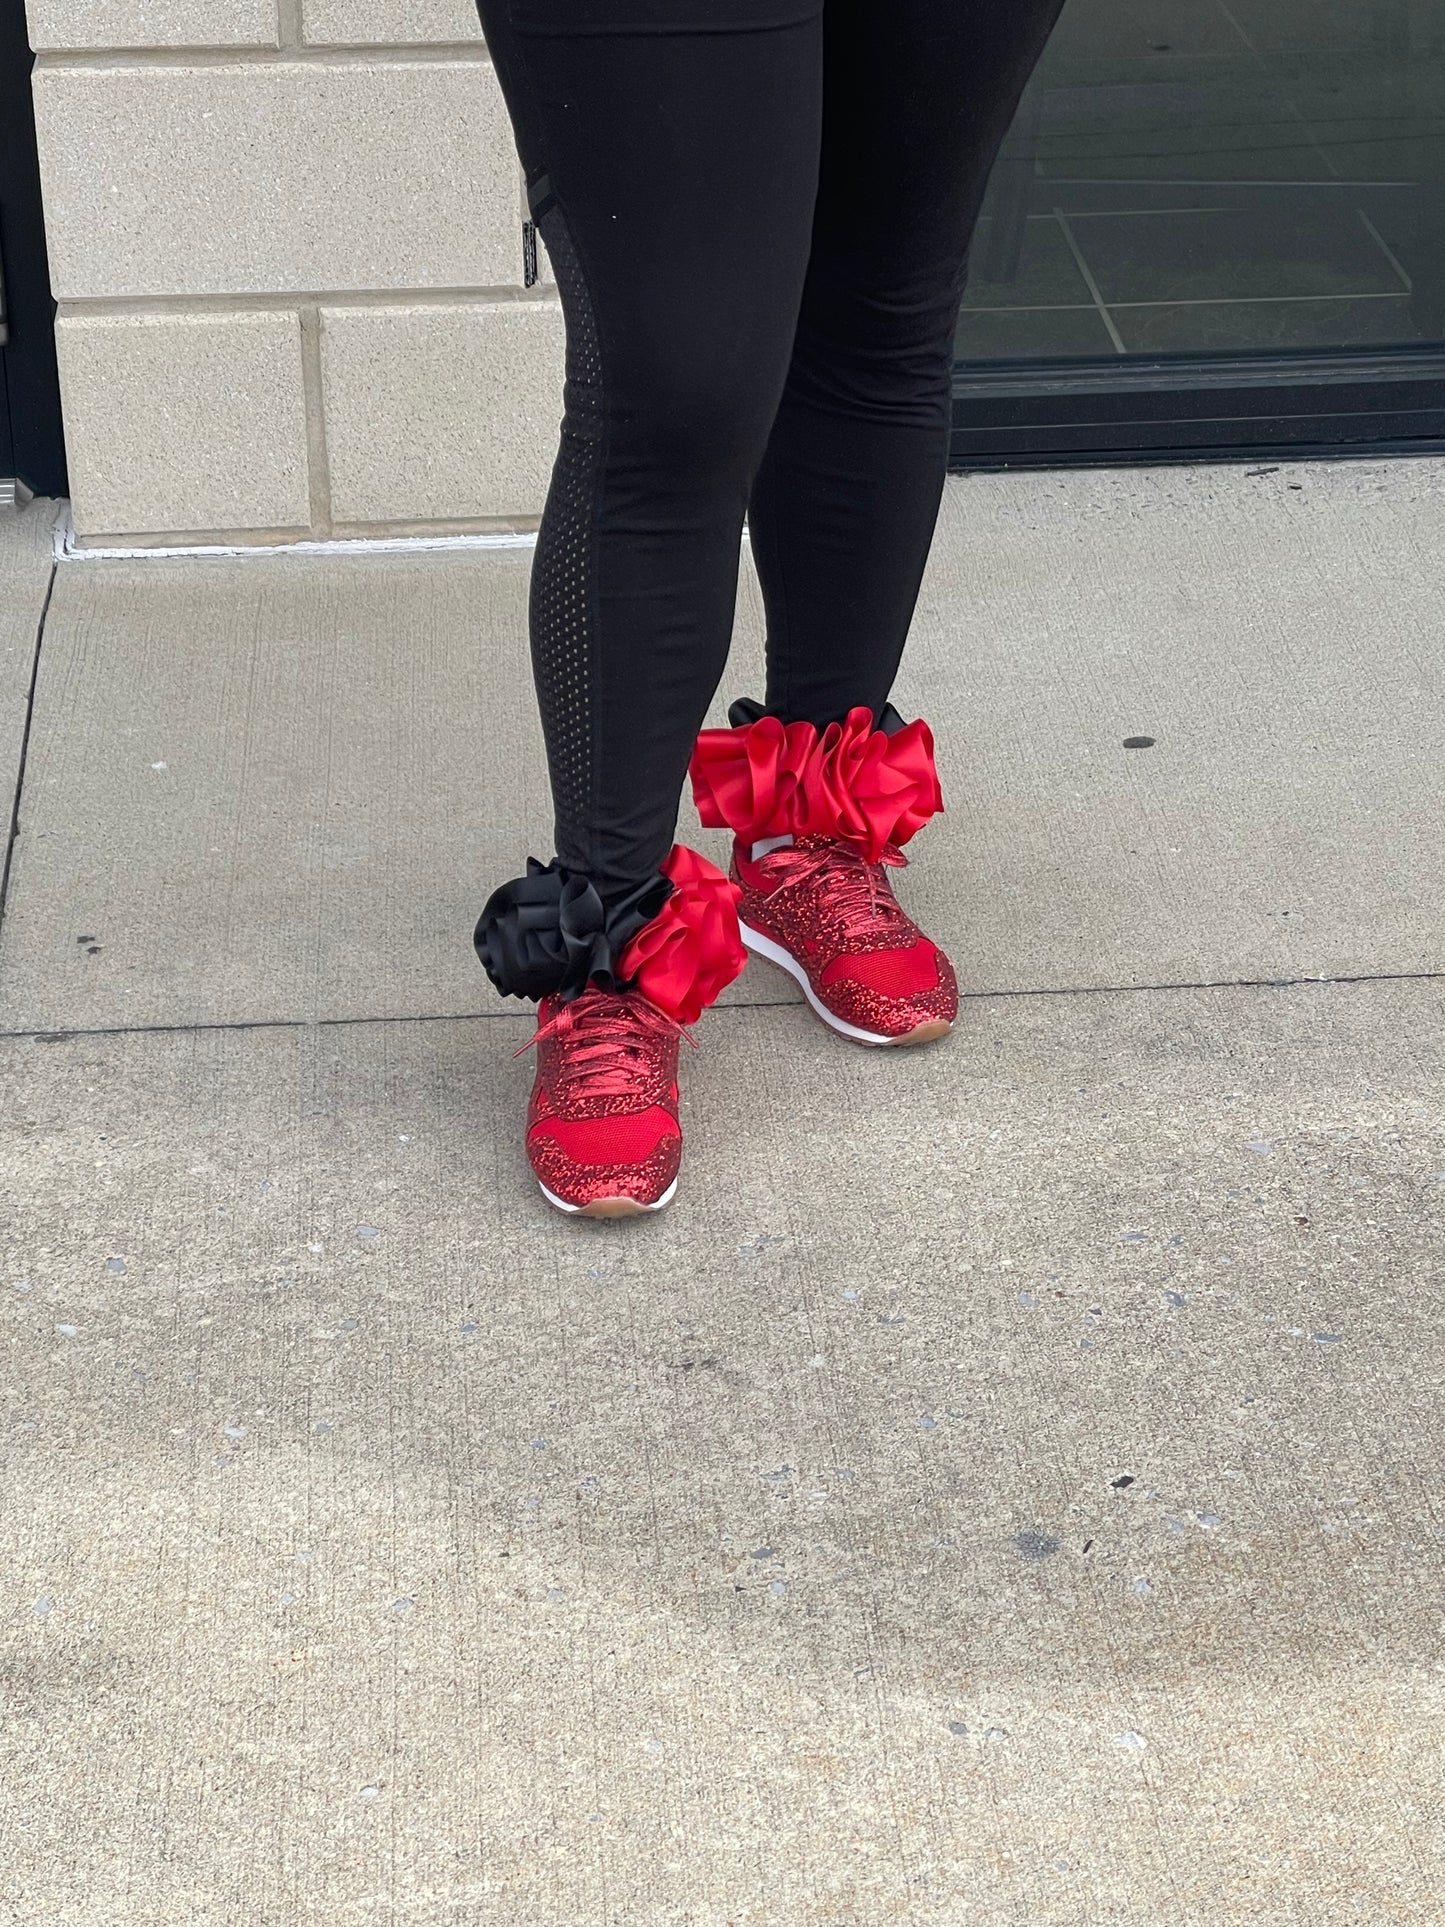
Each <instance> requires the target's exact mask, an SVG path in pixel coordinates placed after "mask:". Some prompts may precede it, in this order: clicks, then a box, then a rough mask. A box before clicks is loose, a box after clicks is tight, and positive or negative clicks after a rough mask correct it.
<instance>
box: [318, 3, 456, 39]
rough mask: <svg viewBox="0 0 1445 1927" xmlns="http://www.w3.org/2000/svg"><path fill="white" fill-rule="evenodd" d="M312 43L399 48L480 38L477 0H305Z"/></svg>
mask: <svg viewBox="0 0 1445 1927" xmlns="http://www.w3.org/2000/svg"><path fill="white" fill-rule="evenodd" d="M301 30H302V33H303V35H304V36H305V38H306V40H307V42H308V43H309V44H310V45H311V46H357V47H364V46H372V45H376V44H380V45H383V46H385V45H391V46H398V45H403V44H405V43H407V42H411V43H413V44H415V45H426V44H429V43H435V42H443V43H457V42H462V43H465V42H469V41H474V40H480V39H481V37H482V29H481V23H480V21H479V20H478V19H477V9H476V0H303V5H302V29H301Z"/></svg>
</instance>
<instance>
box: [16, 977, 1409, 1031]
mask: <svg viewBox="0 0 1445 1927" xmlns="http://www.w3.org/2000/svg"><path fill="white" fill-rule="evenodd" d="M1432 983H1445V970H1381V971H1362V972H1360V973H1359V974H1358V975H1355V976H1345V977H1214V978H1202V979H1200V981H1199V982H1197V983H1191V982H1179V983H1167V984H1059V985H1051V986H1044V987H1041V988H1038V989H1033V990H965V991H961V992H960V993H959V996H960V1001H961V1002H962V1003H966V1004H968V1003H987V1002H989V1001H991V1000H997V999H1000V998H1007V999H1019V998H1027V997H1132V996H1153V995H1158V994H1160V993H1167V992H1179V991H1186V990H1328V989H1331V988H1333V987H1336V986H1340V985H1351V984H1432ZM804 1008H805V1006H804V1004H803V1002H802V999H801V998H798V997H764V998H759V999H757V1000H756V1001H755V1002H752V1003H746V1004H719V1005H717V1006H716V1007H715V1009H714V1011H713V1013H712V1014H713V1015H714V1016H718V1017H736V1016H739V1015H740V1014H745V1013H746V1012H748V1011H753V1010H794V1009H798V1010H801V1009H804ZM526 1015H527V1013H526V1012H524V1011H520V1010H462V1011H442V1012H437V1013H435V1014H428V1013H425V1012H412V1013H410V1014H400V1015H394V1016H386V1015H385V1014H381V1015H377V1014H370V1015H367V1016H362V1017H243V1018H237V1019H235V1020H233V1021H229V1022H227V1021H218V1022H206V1021H204V1020H202V1021H198V1022H196V1023H191V1024H81V1025H77V1026H75V1027H74V1028H73V1029H68V1030H65V1029H63V1030H37V1029H30V1030H0V1044H14V1043H36V1044H68V1043H70V1042H71V1041H72V1039H78V1038H85V1037H187V1036H196V1035H199V1034H200V1033H202V1032H210V1031H252V1030H343V1029H347V1028H355V1027H356V1026H357V1025H359V1024H387V1025H395V1024H489V1023H495V1022H497V1021H498V1020H499V1019H501V1020H507V1019H510V1020H512V1021H513V1022H520V1021H522V1020H523V1019H524V1018H525V1017H526Z"/></svg>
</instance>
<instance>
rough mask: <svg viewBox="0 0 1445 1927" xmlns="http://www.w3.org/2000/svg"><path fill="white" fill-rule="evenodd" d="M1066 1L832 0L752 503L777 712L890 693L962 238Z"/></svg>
mask: <svg viewBox="0 0 1445 1927" xmlns="http://www.w3.org/2000/svg"><path fill="white" fill-rule="evenodd" d="M1059 7H1060V0H889V3H888V4H887V5H886V6H884V5H879V4H878V3H877V0H827V14H826V26H825V55H824V59H825V69H824V71H825V79H824V106H823V159H822V170H821V177H820V184H819V192H818V203H817V209H816V213H815V218H814V223H813V238H812V254H811V259H810V261H809V265H808V275H807V283H806V287H805V290H804V295H803V307H802V314H801V318H800V321H799V325H798V332H797V338H796V341H795V344H794V348H793V356H792V363H791V367H790V369H789V373H788V379H787V385H786V388H785V391H784V395H783V400H782V404H781V407H780V409H779V411H778V415H777V418H776V421H775V423H774V426H773V430H772V434H771V437H770V439H769V442H768V447H767V454H766V457H765V459H764V461H763V464H762V467H761V469H760V471H759V474H758V476H757V479H756V481H755V483H754V487H753V491H752V500H751V504H750V507H749V513H748V523H749V528H750V531H751V535H752V543H753V554H754V558H755V560H756V563H757V568H758V574H759V576H760V578H761V580H762V586H763V594H764V600H765V604H766V608H767V619H768V689H767V702H766V707H767V709H768V710H769V711H770V712H771V713H773V714H775V715H778V716H780V717H782V718H783V719H784V720H785V721H788V722H791V721H795V720H800V719H806V720H807V721H810V722H812V723H814V724H816V725H817V726H818V727H820V728H821V727H822V726H823V725H824V724H826V723H829V722H832V721H841V720H842V719H843V717H844V716H845V715H846V714H847V713H848V712H849V711H850V710H851V709H853V708H855V707H857V706H862V707H864V708H867V709H869V710H871V711H872V712H873V714H874V715H875V716H878V715H879V714H880V713H881V711H882V709H883V705H884V703H885V702H886V701H887V698H888V692H889V689H890V688H891V686H892V683H893V678H894V676H895V674H896V672H897V668H898V662H899V658H900V656H901V654H902V651H903V644H904V639H905V637H906V635H907V632H908V625H909V623H910V621H911V619H912V615H913V609H914V604H915V602H916V600H917V595H918V587H919V583H920V581H921V579H922V575H923V567H924V563H925V561H926V560H927V556H928V549H929V544H930V542H931V540H932V537H933V528H934V522H935V520H936V517H937V512H938V504H939V498H940V495H941V492H942V487H943V479H944V472H945V467H946V463H947V456H948V437H949V424H950V404H951V395H950V376H951V370H952V365H953V332H954V326H955V322H956V318H957V312H958V304H959V300H960V298H961V295H962V291H963V281H964V270H965V263H966V259H967V253H968V245H969V240H970V238H971V236H972V233H973V228H974V223H975V222H976V220H977V218H978V210H979V205H980V203H981V201H982V198H983V192H984V188H985V186H986V185H987V180H988V173H989V169H990V168H991V166H992V165H993V161H994V157H995V155H996V153H997V151H998V147H999V143H1000V142H1001V141H1002V139H1003V136H1004V134H1005V132H1006V131H1007V129H1008V124H1009V121H1010V120H1011V119H1012V117H1013V113H1014V110H1015V108H1016V106H1017V104H1018V99H1019V95H1020V94H1021V92H1022V91H1023V86H1024V83H1025V81H1026V80H1027V79H1028V76H1029V73H1030V72H1031V70H1032V68H1033V66H1034V63H1035V62H1036V60H1037V59H1038V56H1039V53H1040V52H1041V50H1042V48H1043V45H1044V42H1045V40H1046V39H1047V37H1048V34H1049V30H1050V28H1051V27H1052V26H1053V23H1054V20H1055V18H1056V17H1057V15H1058V12H1059Z"/></svg>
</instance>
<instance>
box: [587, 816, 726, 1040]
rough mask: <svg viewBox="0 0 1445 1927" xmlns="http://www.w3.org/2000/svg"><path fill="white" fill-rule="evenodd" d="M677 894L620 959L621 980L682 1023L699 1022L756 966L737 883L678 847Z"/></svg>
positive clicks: (667, 869) (673, 854)
mask: <svg viewBox="0 0 1445 1927" xmlns="http://www.w3.org/2000/svg"><path fill="white" fill-rule="evenodd" d="M662 874H663V875H664V876H665V877H666V878H667V879H668V881H669V882H670V883H671V885H672V894H671V896H670V897H669V898H668V899H667V902H666V903H664V904H663V906H662V908H661V910H659V911H658V913H657V915H656V916H655V917H654V918H653V919H652V921H651V922H650V923H645V924H644V925H643V926H642V928H641V929H640V930H639V931H638V932H637V934H636V936H635V937H632V938H631V939H630V940H629V941H628V943H627V944H626V946H625V947H624V949H623V951H622V954H621V956H620V957H619V958H618V960H617V964H618V976H619V977H620V978H621V980H622V981H623V982H624V983H629V984H630V985H631V987H632V988H633V989H635V990H639V991H640V992H641V993H642V995H643V996H644V997H646V999H647V1000H648V1002H649V1003H652V1004H655V1005H656V1006H657V1008H658V1009H659V1010H660V1011H663V1012H665V1013H666V1015H667V1016H669V1017H671V1018H672V1019H673V1020H674V1022H676V1023H679V1024H695V1023H696V1022H697V1020H698V1018H699V1017H700V1016H701V1015H702V1013H703V1012H704V1011H705V1010H706V1009H707V1007H708V1005H709V1004H712V1003H715V1002H716V1001H717V999H718V997H719V995H720V994H721V993H722V991H724V990H725V989H726V988H727V986H728V985H729V984H730V983H731V982H732V980H733V978H734V977H736V976H737V975H738V973H739V971H740V970H741V969H742V967H743V965H744V964H745V963H746V962H747V960H748V953H747V951H746V950H745V949H744V948H743V941H742V938H741V937H740V936H739V934H738V897H739V895H740V892H739V890H738V886H737V885H736V884H735V883H730V882H729V881H728V879H727V878H726V877H725V876H724V875H723V873H722V871H721V870H719V869H717V868H715V867H714V865H713V864H711V863H709V862H708V860H707V858H706V857H702V856H699V855H698V853H697V851H696V850H690V849H688V847H687V845H686V844H685V843H674V844H673V846H672V849H671V850H670V851H669V852H668V856H667V860H666V861H665V862H664V864H663V866H662Z"/></svg>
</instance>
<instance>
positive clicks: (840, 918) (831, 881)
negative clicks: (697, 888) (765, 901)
mask: <svg viewBox="0 0 1445 1927" xmlns="http://www.w3.org/2000/svg"><path fill="white" fill-rule="evenodd" d="M907 867H908V858H907V857H906V856H905V855H904V854H903V852H902V850H900V849H899V848H898V847H897V845H896V844H893V843H889V844H888V845H886V846H885V848H884V851H883V854H882V856H881V857H880V858H879V859H878V861H877V862H876V863H870V862H869V861H868V859H867V857H865V856H864V855H863V852H862V851H861V850H855V849H854V848H853V846H852V844H851V843H837V842H833V841H832V840H831V839H830V840H828V841H820V842H814V841H812V840H811V839H810V838H806V837H805V838H804V839H803V840H802V841H801V842H799V843H796V844H794V845H793V846H792V847H791V848H789V849H782V850H770V851H769V852H768V854H767V855H766V856H765V857H763V858H762V859H761V860H760V861H759V863H758V869H759V871H760V872H761V874H762V877H763V881H764V882H765V883H766V884H767V885H768V888H769V893H770V894H771V895H776V894H777V893H778V892H780V891H783V890H793V889H796V888H797V887H798V886H799V885H800V884H804V883H806V884H809V885H811V887H812V888H813V889H814V890H815V891H816V893H817V896H818V900H819V907H820V908H821V909H822V910H823V911H824V913H825V914H827V915H829V916H831V917H834V918H836V920H837V922H838V924H839V927H840V928H841V930H842V933H843V936H844V938H845V939H852V938H855V937H866V936H868V935H869V934H870V933H872V932H873V931H875V930H877V929H878V927H879V925H880V924H889V923H898V924H902V923H906V922H907V921H908V919H907V917H906V916H905V914H904V912H903V910H902V909H901V908H900V907H899V903H898V899H897V898H896V897H895V896H894V894H893V891H892V889H891V888H890V887H889V883H888V879H887V877H886V876H885V875H884V874H883V873H884V871H885V870H903V869H906V868H907Z"/></svg>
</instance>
